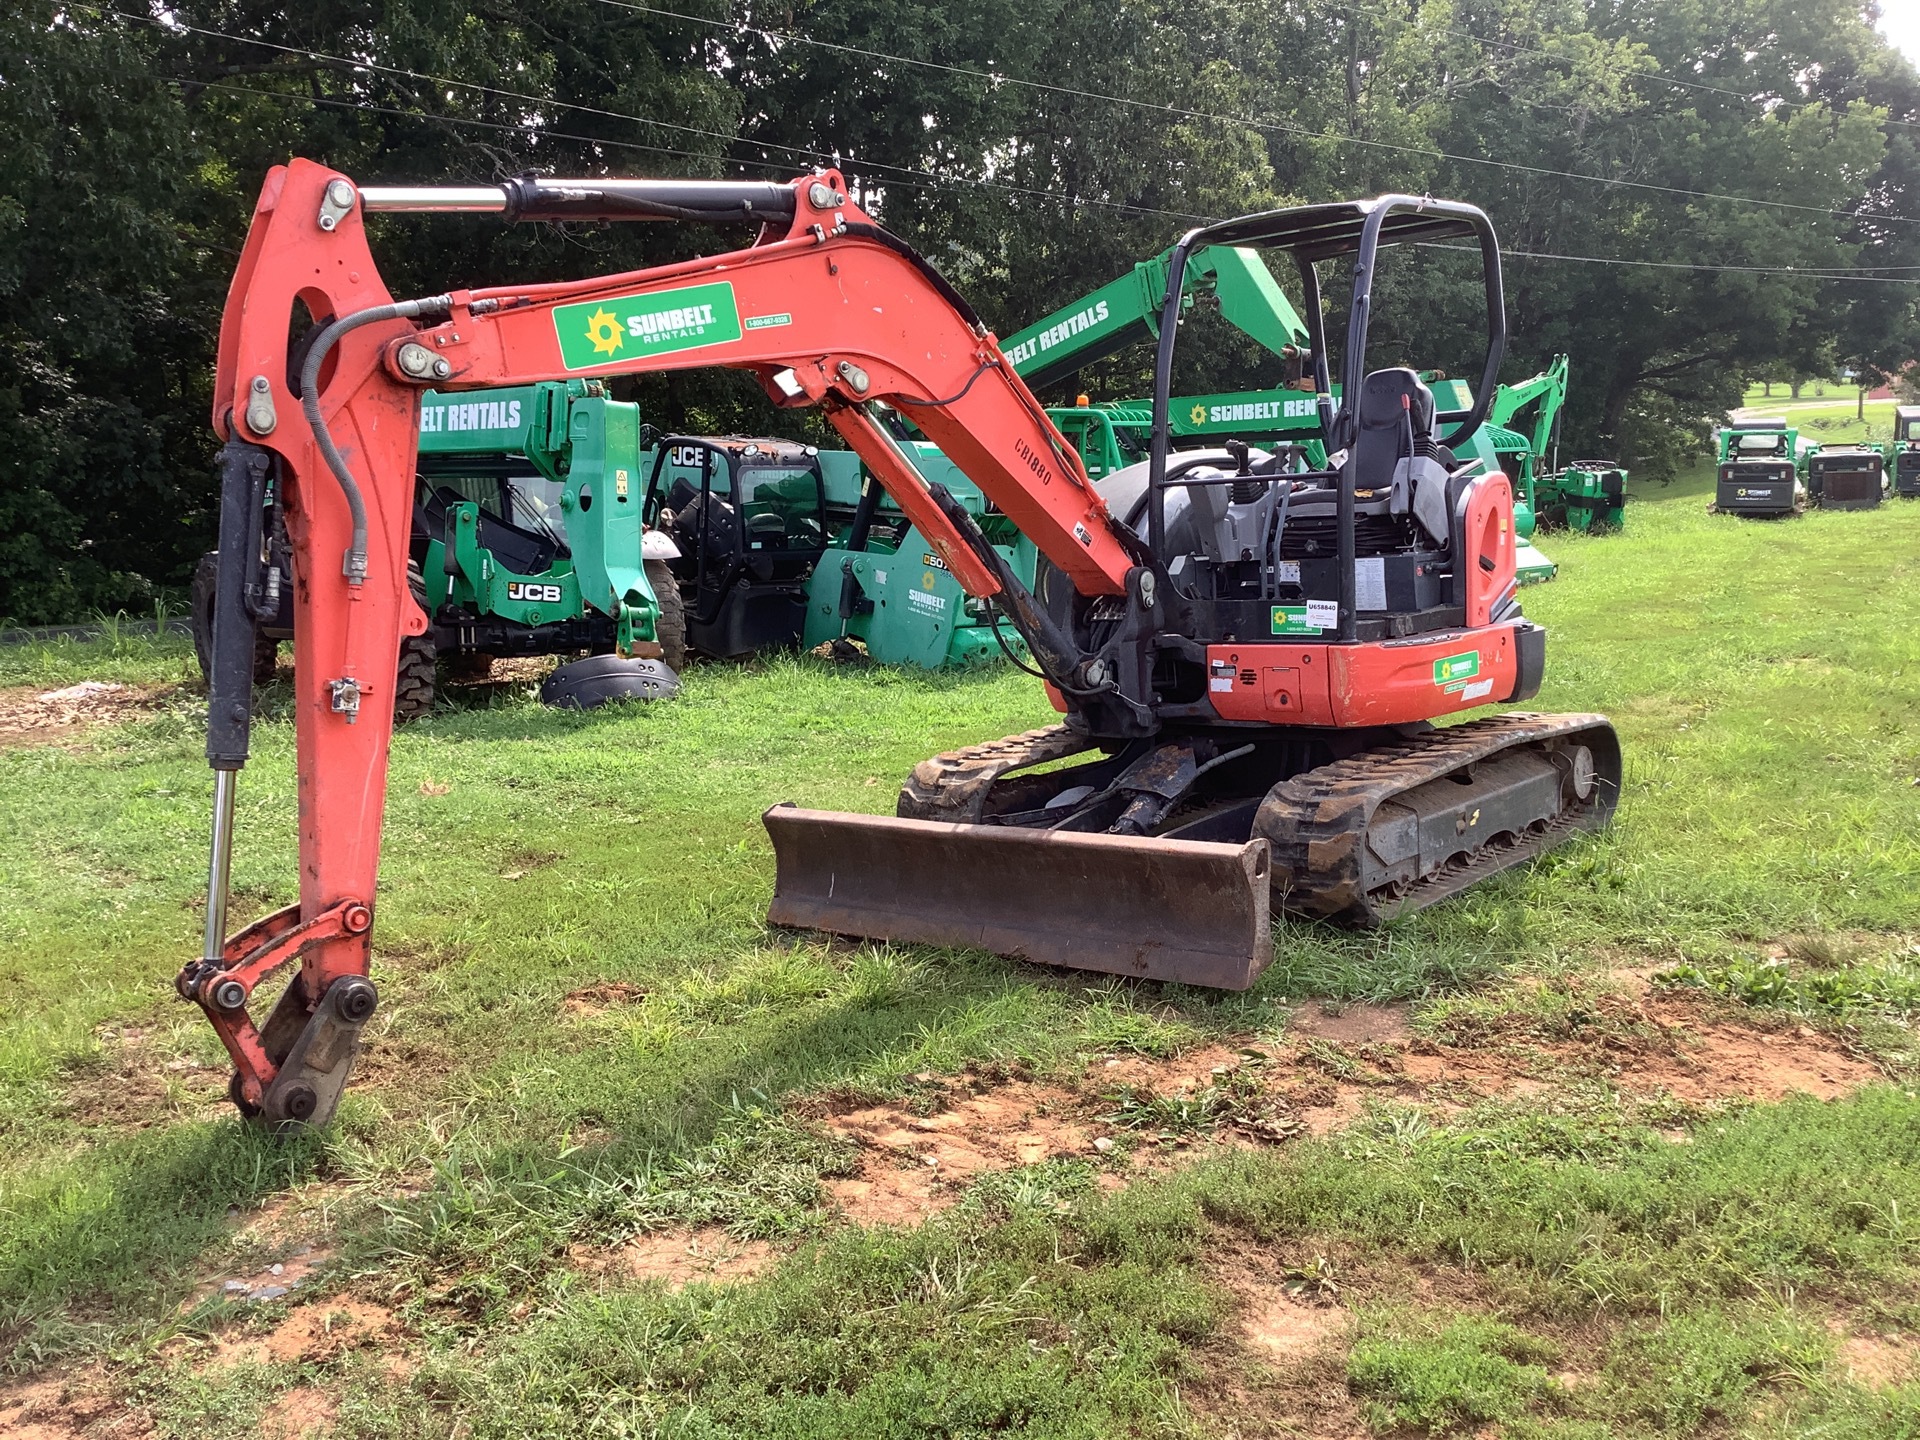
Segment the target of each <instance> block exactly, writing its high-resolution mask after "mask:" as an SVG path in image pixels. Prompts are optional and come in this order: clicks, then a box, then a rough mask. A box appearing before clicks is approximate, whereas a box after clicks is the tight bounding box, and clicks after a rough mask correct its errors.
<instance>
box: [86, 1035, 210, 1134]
mask: <svg viewBox="0 0 1920 1440" xmlns="http://www.w3.org/2000/svg"><path fill="white" fill-rule="evenodd" d="M165 1038H166V1037H165V1036H164V1034H163V1033H162V1032H161V1031H160V1030H159V1029H158V1028H157V1027H155V1026H151V1025H148V1024H144V1023H142V1024H135V1025H121V1026H102V1027H101V1028H100V1029H98V1030H96V1031H95V1032H94V1039H95V1041H96V1042H97V1044H98V1049H97V1051H96V1052H95V1053H94V1054H93V1056H92V1057H90V1058H89V1059H88V1060H86V1061H84V1062H82V1063H79V1064H77V1065H75V1067H74V1068H73V1069H72V1071H71V1072H70V1075H69V1079H68V1082H67V1084H66V1086H65V1087H64V1090H63V1093H62V1095H61V1098H60V1100H59V1112H60V1114H61V1115H62V1116H63V1117H64V1118H66V1119H69V1120H72V1121H73V1122H74V1123H76V1124H79V1125H84V1126H89V1127H104V1128H111V1129H115V1130H144V1129H147V1128H149V1127H151V1126H154V1125H165V1124H172V1123H174V1122H175V1121H177V1120H179V1119H181V1118H182V1117H183V1116H186V1115H198V1114H201V1113H203V1112H205V1111H207V1110H208V1109H210V1108H211V1107H213V1106H216V1105H221V1104H224V1103H225V1102H226V1098H227V1071H226V1069H225V1068H224V1067H219V1068H216V1067H213V1066H209V1065H204V1064H202V1063H201V1062H200V1061H199V1060H197V1059H195V1058H194V1057H193V1056H191V1055H185V1054H174V1053H171V1052H170V1051H169V1049H168V1048H167V1046H166V1045H165V1044H164V1043H163V1042H164V1040H165Z"/></svg>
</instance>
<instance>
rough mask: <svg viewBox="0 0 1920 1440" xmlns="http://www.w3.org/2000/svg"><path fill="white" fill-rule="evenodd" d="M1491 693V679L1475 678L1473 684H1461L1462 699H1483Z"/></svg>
mask: <svg viewBox="0 0 1920 1440" xmlns="http://www.w3.org/2000/svg"><path fill="white" fill-rule="evenodd" d="M1492 693H1493V681H1491V680H1476V681H1474V682H1473V684H1471V685H1467V686H1463V687H1462V688H1461V690H1460V698H1461V699H1462V700H1480V699H1484V698H1485V697H1486V696H1488V695H1491V694H1492Z"/></svg>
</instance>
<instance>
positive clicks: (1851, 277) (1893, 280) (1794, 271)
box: [1415, 241, 1920, 285]
mask: <svg viewBox="0 0 1920 1440" xmlns="http://www.w3.org/2000/svg"><path fill="white" fill-rule="evenodd" d="M1415 243H1416V245H1417V246H1418V248H1420V249H1422V250H1458V251H1460V252H1462V253H1463V254H1469V255H1478V254H1479V253H1480V251H1479V250H1478V249H1477V248H1476V247H1474V246H1471V245H1439V244H1435V243H1433V242H1431V241H1416V242H1415ZM1500 257H1501V259H1503V260H1504V259H1508V258H1512V259H1516V260H1564V261H1570V262H1573V263H1576V264H1581V265H1624V266H1632V267H1635V268H1639V269H1647V270H1699V271H1707V272H1710V273H1715V274H1728V275H1791V276H1795V277H1797V278H1799V279H1802V280H1839V281H1851V282H1854V283H1859V284H1868V285H1920V279H1914V280H1903V279H1901V278H1899V277H1898V276H1894V275H1865V274H1861V273H1859V272H1858V271H1856V270H1853V269H1850V268H1847V267H1843V266H1835V267H1833V268H1831V269H1802V268H1800V267H1799V266H1796V265H1710V264H1701V263H1694V262H1689V261H1685V260H1626V259H1619V258H1615V257H1612V256H1606V255H1559V254H1554V253H1552V252H1550V251H1545V250H1509V249H1507V248H1506V247H1505V246H1504V245H1503V246H1501V247H1500ZM1867 268H1871V269H1885V270H1913V269H1920V266H1913V265H1885V266H1872V267H1867Z"/></svg>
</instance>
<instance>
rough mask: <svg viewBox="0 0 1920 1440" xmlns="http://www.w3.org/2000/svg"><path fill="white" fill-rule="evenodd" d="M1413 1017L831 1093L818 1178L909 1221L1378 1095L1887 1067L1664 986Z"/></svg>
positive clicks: (1851, 1073)
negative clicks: (829, 1149)
mask: <svg viewBox="0 0 1920 1440" xmlns="http://www.w3.org/2000/svg"><path fill="white" fill-rule="evenodd" d="M1534 998H1536V999H1537V997H1534ZM1408 1018H1409V1017H1408V1011H1407V1008H1406V1007H1404V1006H1398V1005H1383V1006H1372V1005H1355V1006H1349V1007H1345V1008H1344V1009H1340V1010H1332V1009H1327V1008H1322V1007H1318V1006H1307V1007H1305V1008H1303V1009H1302V1010H1301V1011H1300V1012H1299V1013H1298V1014H1297V1015H1296V1016H1295V1017H1294V1021H1293V1024H1292V1025H1291V1026H1290V1027H1289V1028H1288V1030H1287V1031H1286V1033H1285V1034H1284V1035H1283V1036H1281V1037H1280V1038H1279V1039H1278V1040H1266V1041H1260V1042H1253V1041H1249V1043H1248V1044H1247V1045H1245V1046H1233V1045H1224V1044H1215V1045H1208V1046H1205V1047H1201V1048H1198V1049H1195V1050H1192V1051H1189V1052H1187V1053H1186V1054H1184V1055H1180V1056H1176V1057H1174V1058H1172V1059H1167V1060H1160V1059H1153V1058H1149V1057H1144V1056H1139V1055H1115V1056H1107V1057H1096V1058H1095V1059H1094V1060H1093V1061H1092V1062H1091V1063H1090V1064H1089V1066H1088V1068H1087V1070H1086V1071H1085V1073H1084V1074H1082V1075H1080V1076H1078V1077H1073V1078H1067V1079H1063V1080H1059V1081H1039V1080H1035V1079H1031V1078H1024V1077H1022V1078H1013V1079H1007V1078H1005V1077H1002V1076H995V1075H985V1076H982V1075H974V1074H963V1075H960V1076H958V1077H956V1078H954V1079H953V1080H951V1081H948V1082H946V1085H945V1087H944V1088H942V1087H941V1086H940V1085H939V1084H938V1083H935V1084H933V1085H932V1087H931V1088H930V1089H928V1090H923V1091H921V1092H919V1093H917V1094H916V1095H914V1096H912V1097H910V1098H909V1099H908V1100H904V1101H899V1102H887V1103H883V1104H866V1105H859V1104H857V1103H855V1104H849V1105H846V1106H844V1107H841V1108H839V1109H837V1110H835V1109H833V1108H832V1104H831V1101H829V1102H828V1109H829V1111H830V1113H828V1114H826V1115H825V1116H824V1117H823V1118H822V1120H821V1124H822V1125H823V1126H824V1128H826V1129H829V1130H831V1131H833V1132H834V1133H836V1134H837V1135H840V1136H842V1137H844V1138H846V1139H849V1140H851V1141H853V1142H854V1143H855V1144H856V1145H858V1146H859V1147H860V1151H861V1156H862V1159H861V1165H860V1168H859V1171H858V1172H857V1173H856V1174H855V1175H853V1176H851V1177H849V1178H845V1179H839V1180H830V1181H828V1182H827V1188H828V1190H829V1192H830V1194H831V1195H832V1197H833V1199H834V1201H835V1202H836V1204H837V1205H838V1206H839V1208H840V1210H841V1211H842V1212H843V1213H844V1214H845V1215H846V1217H847V1218H848V1219H849V1220H852V1221H854V1222H855V1223H858V1224H862V1225H914V1224H918V1223H920V1222H921V1221H923V1220H925V1219H926V1218H927V1217H928V1216H930V1215H933V1214H936V1213H938V1212H939V1211H941V1210H943V1209H945V1208H947V1207H948V1206H951V1205H953V1204H955V1203H956V1202H957V1201H958V1200H959V1199H960V1198H961V1196H962V1195H963V1194H964V1193H965V1191H966V1189H967V1187H968V1185H969V1184H970V1183H971V1182H972V1181H973V1180H975V1179H976V1178H978V1177H979V1176H980V1175H981V1174H983V1173H986V1172H989V1171H996V1170H1008V1169H1013V1168H1015V1167H1018V1166H1024V1165H1033V1164H1037V1163H1040V1162H1042V1161H1047V1160H1056V1159H1062V1158H1068V1157H1078V1158H1082V1159H1088V1160H1093V1161H1096V1162H1098V1163H1100V1164H1101V1165H1102V1167H1103V1173H1102V1175H1101V1183H1102V1184H1103V1185H1104V1186H1106V1187H1108V1188H1111V1187H1113V1186H1115V1185H1119V1184H1124V1183H1125V1182H1126V1180H1127V1178H1128V1177H1130V1176H1133V1175H1137V1174H1140V1173H1143V1172H1147V1171H1151V1170H1156V1169H1164V1168H1166V1167H1169V1166H1175V1165H1181V1164H1186V1163H1189V1162H1190V1161H1191V1160H1192V1159H1193V1158H1196V1157H1198V1156H1200V1155H1204V1154H1208V1153H1213V1152H1215V1151H1217V1150H1218V1149H1219V1148H1220V1147H1223V1146H1250V1145H1272V1144H1278V1143H1282V1142H1284V1141H1285V1140H1287V1139H1288V1138H1290V1137H1292V1136H1294V1135H1300V1134H1312V1135H1324V1134H1328V1133H1331V1132H1333V1131H1337V1130H1340V1129H1342V1128H1344V1127H1345V1126H1347V1125H1349V1124H1351V1123H1353V1121H1355V1120H1356V1119H1358V1118H1359V1117H1360V1116H1361V1114H1362V1113H1363V1112H1364V1110H1365V1108H1366V1106H1367V1104H1368V1102H1369V1100H1370V1099H1382V1100H1386V1099H1390V1100H1394V1101H1397V1102H1400V1103H1403V1104H1406V1103H1412V1104H1425V1105H1429V1106H1431V1107H1433V1108H1434V1109H1435V1110H1436V1111H1438V1112H1440V1113H1443V1114H1444V1113H1458V1112H1459V1111H1461V1110H1462V1109H1464V1108H1465V1107H1467V1106H1469V1105H1471V1104H1473V1103H1475V1102H1477V1101H1482V1100H1491V1099H1524V1098H1526V1097H1528V1096H1531V1095H1541V1094H1545V1093H1548V1092H1550V1091H1552V1090H1554V1089H1555V1088H1556V1087H1558V1086H1563V1085H1566V1084H1568V1083H1570V1082H1574V1081H1580V1080H1584V1081H1588V1082H1594V1081H1598V1082H1602V1083H1606V1084H1610V1085H1612V1086H1615V1087H1617V1088H1618V1089H1620V1090H1622V1091H1625V1092H1628V1093H1639V1094H1645V1095H1656V1094H1659V1093H1662V1092H1665V1093H1670V1094H1672V1095H1673V1096H1674V1097H1676V1098H1677V1099H1679V1100H1681V1101H1684V1102H1687V1103H1689V1104H1697V1105H1708V1104H1714V1103H1717V1102H1721V1101H1726V1100H1733V1099H1746V1100H1757V1101H1774V1100H1779V1099H1782V1098H1784V1097H1785V1096H1787V1095H1790V1094H1807V1095H1811V1096H1814V1097H1816V1098H1818V1099H1822V1100H1831V1099H1835V1098H1838V1097H1839V1096H1842V1095H1845V1094H1848V1093H1850V1092H1851V1091H1853V1090H1855V1089H1857V1088H1859V1087H1860V1086H1862V1085H1865V1084H1868V1083H1870V1082H1872V1081H1874V1080H1876V1079H1878V1078H1879V1077H1880V1072H1879V1071H1878V1070H1877V1069H1876V1068H1875V1067H1874V1066H1873V1065H1872V1064H1870V1063H1869V1062H1867V1061H1866V1060H1863V1059H1860V1058H1858V1057H1856V1056H1854V1055H1852V1054H1850V1053H1849V1052H1848V1050H1847V1047H1846V1045H1845V1043H1844V1042H1843V1041H1842V1040H1840V1039H1839V1038H1837V1037H1834V1036H1831V1035H1826V1034H1823V1033H1821V1032H1819V1031H1816V1030H1813V1029H1811V1028H1808V1027H1806V1026H1801V1025H1797V1024H1787V1025H1784V1026H1771V1027H1770V1026H1768V1025H1767V1024H1765V1023H1764V1022H1759V1021H1747V1020H1746V1019H1745V1017H1743V1016H1740V1015H1737V1014H1733V1015H1730V1014H1728V1013H1726V1012H1725V1011H1724V1009H1717V1008H1715V1006H1714V1005H1713V1003H1712V1002H1710V1001H1706V1000H1703V999H1702V998H1700V997H1695V996H1692V995H1687V994H1675V993H1672V992H1666V991H1648V992H1645V993H1632V992H1630V991H1628V990H1627V989H1626V988H1625V987H1610V988H1601V987H1595V989H1594V991H1593V993H1592V994H1583V995H1582V996H1580V997H1579V999H1578V1002H1577V1003H1569V1004H1560V1005H1557V1006H1555V1005H1544V1004H1537V1003H1532V1000H1529V1001H1528V1002H1527V1003H1521V1004H1518V1005H1516V1006H1515V1007H1514V1008H1513V1009H1512V1010H1511V1011H1495V1012H1493V1013H1491V1014H1489V1013H1487V1012H1475V1013H1474V1014H1473V1016H1472V1017H1471V1018H1470V1019H1469V1020H1467V1021H1464V1022H1461V1023H1460V1024H1458V1025H1456V1026H1455V1027H1454V1028H1453V1030H1452V1031H1450V1032H1449V1033H1445V1034H1442V1035H1439V1036H1433V1037H1429V1036H1423V1035H1419V1034H1416V1033H1414V1032H1413V1031H1412V1029H1411V1028H1410V1026H1409V1023H1408ZM917 1079H918V1080H920V1081H921V1082H923V1083H925V1082H928V1081H931V1080H932V1077H930V1076H921V1077H917ZM1677 1138H1681V1139H1684V1138H1685V1137H1684V1134H1681V1135H1680V1136H1678V1137H1677Z"/></svg>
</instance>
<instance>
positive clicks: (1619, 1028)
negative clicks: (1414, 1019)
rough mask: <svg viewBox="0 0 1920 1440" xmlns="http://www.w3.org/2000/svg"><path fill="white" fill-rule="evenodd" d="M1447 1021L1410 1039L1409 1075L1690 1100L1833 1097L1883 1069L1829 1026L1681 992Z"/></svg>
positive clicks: (1625, 995)
mask: <svg viewBox="0 0 1920 1440" xmlns="http://www.w3.org/2000/svg"><path fill="white" fill-rule="evenodd" d="M1449 1028H1450V1033H1449V1034H1447V1035H1445V1036H1443V1037H1441V1038H1442V1040H1443V1042H1445V1043H1441V1044H1438V1045H1435V1044H1428V1043H1424V1042H1415V1044H1414V1045H1413V1046H1412V1047H1411V1049H1412V1051H1413V1052H1414V1053H1412V1054H1410V1055H1409V1056H1408V1059H1407V1062H1406V1068H1407V1075H1408V1078H1410V1079H1413V1080H1417V1081H1420V1082H1422V1083H1424V1084H1428V1085H1432V1084H1436V1083H1441V1082H1445V1081H1451V1082H1453V1083H1455V1084H1456V1085H1461V1084H1464V1085H1466V1086H1468V1087H1470V1088H1472V1089H1474V1090H1477V1091H1479V1092H1481V1093H1484V1094H1501V1093H1525V1088H1526V1084H1527V1079H1528V1077H1531V1080H1532V1083H1533V1084H1534V1085H1536V1086H1537V1085H1538V1084H1539V1083H1540V1082H1541V1081H1543V1080H1550V1079H1551V1078H1552V1077H1554V1076H1556V1075H1562V1074H1564V1075H1575V1076H1586V1077H1590V1078H1596V1079H1603V1080H1606V1081H1608V1082H1609V1083H1611V1084H1614V1085H1616V1086H1618V1087H1619V1088H1620V1089H1622V1090H1628V1091H1637V1092H1643V1093H1652V1092H1657V1091H1662V1090H1665V1091H1670V1092H1671V1093H1672V1094H1673V1095H1674V1096H1675V1097H1676V1098H1678V1099H1680V1100H1684V1101H1687V1102H1689V1103H1693V1104H1707V1103H1714V1102H1717V1101H1723V1100H1733V1099H1745V1100H1761V1101H1775V1100H1781V1099H1784V1098H1785V1097H1786V1096H1788V1095H1793V1094H1805V1095H1812V1096H1814V1097H1815V1098H1816V1099H1820V1100H1833V1099H1837V1098H1839V1097H1840V1096H1842V1095H1847V1094H1850V1093H1852V1092H1853V1091H1854V1090H1857V1089H1859V1088H1860V1087H1861V1086H1862V1085H1867V1084H1870V1083H1872V1082H1873V1081H1875V1080H1878V1079H1880V1078H1882V1076H1881V1072H1880V1070H1879V1068H1878V1067H1877V1066H1875V1065H1874V1064H1872V1063H1871V1062H1870V1061H1868V1060H1865V1059H1863V1058H1861V1057H1859V1056H1858V1055H1855V1054H1853V1053H1852V1052H1851V1051H1850V1050H1849V1048H1848V1047H1847V1045H1846V1044H1845V1043H1844V1042H1843V1041H1842V1040H1840V1039H1839V1038H1837V1037H1835V1036H1832V1035H1828V1034H1825V1033H1823V1032H1821V1031H1818V1030H1815V1029H1813V1028H1812V1027H1810V1026H1807V1025H1802V1024H1800V1023H1798V1022H1797V1021H1794V1020H1791V1019H1790V1018H1786V1017H1780V1018H1774V1017H1762V1016H1758V1015H1753V1014H1750V1013H1745V1012H1741V1011H1739V1010H1737V1009H1735V1008H1734V1007H1732V1006H1731V1005H1727V1004H1723V1003H1720V1002H1717V1001H1715V1000H1713V999H1711V998H1710V997H1706V996H1701V995H1696V994H1692V993H1690V992H1687V991H1676V990H1661V989H1647V990H1638V989H1636V988H1632V987H1622V988H1611V989H1600V988H1597V987H1596V988H1591V989H1584V990H1577V991H1575V992H1574V994H1573V997H1572V998H1571V999H1570V1000H1567V1001H1565V1002H1563V1003H1561V1004H1558V1005H1555V1006H1551V1007H1537V1008H1528V1007H1520V1008H1517V1009H1515V1010H1514V1011H1512V1012H1511V1013H1509V1014H1505V1015H1500V1016H1497V1017H1491V1018H1489V1017H1479V1018H1476V1019H1475V1020H1473V1021H1471V1022H1469V1023H1466V1024H1462V1025H1451V1026H1450V1027H1449Z"/></svg>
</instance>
